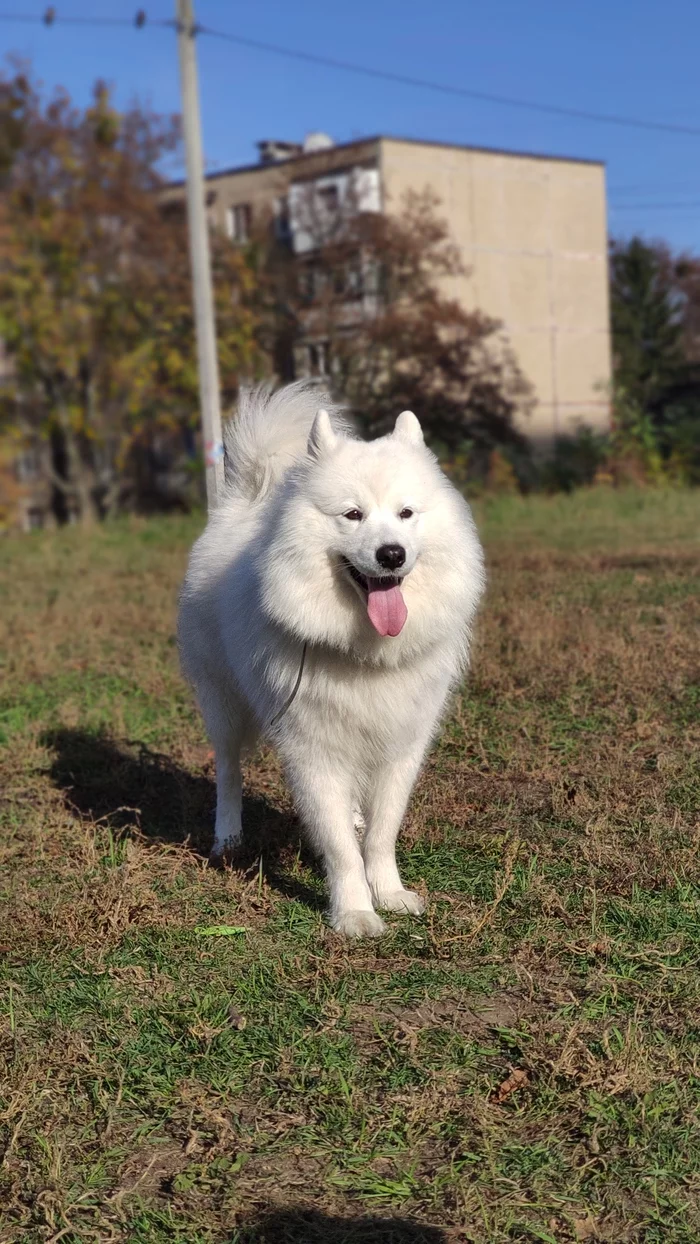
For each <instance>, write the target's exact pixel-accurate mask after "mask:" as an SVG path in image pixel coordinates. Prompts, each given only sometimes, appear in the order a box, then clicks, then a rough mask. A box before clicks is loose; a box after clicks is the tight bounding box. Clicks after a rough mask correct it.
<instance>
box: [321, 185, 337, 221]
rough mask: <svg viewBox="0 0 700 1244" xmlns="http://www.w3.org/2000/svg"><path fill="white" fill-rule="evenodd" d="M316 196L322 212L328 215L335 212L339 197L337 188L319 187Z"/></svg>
mask: <svg viewBox="0 0 700 1244" xmlns="http://www.w3.org/2000/svg"><path fill="white" fill-rule="evenodd" d="M316 194H317V195H318V201H319V203H320V204H321V207H322V208H323V210H324V211H326V212H328V214H329V215H330V214H331V213H332V212H337V210H338V208H339V206H340V195H339V193H338V187H337V186H319V187H318V189H317V191H316Z"/></svg>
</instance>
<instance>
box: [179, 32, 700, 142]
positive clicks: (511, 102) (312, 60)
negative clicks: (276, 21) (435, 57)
mask: <svg viewBox="0 0 700 1244" xmlns="http://www.w3.org/2000/svg"><path fill="white" fill-rule="evenodd" d="M199 31H200V33H201V34H204V35H213V36H214V37H215V38H217V39H225V40H226V41H227V42H228V43H237V44H240V45H241V46H242V47H249V48H254V49H255V50H256V51H260V52H271V53H273V54H274V55H275V56H286V57H287V58H291V59H294V60H301V61H305V62H306V63H307V64H312V65H321V66H323V67H325V68H327V69H340V70H342V71H343V72H344V73H359V74H363V75H364V76H365V77H368V78H380V79H382V80H384V81H386V82H397V83H399V85H401V86H414V87H419V88H421V89H422V90H426V91H439V92H441V94H443V95H458V96H460V97H462V98H463V99H479V100H482V101H484V102H485V103H489V104H502V105H504V106H505V107H508V108H529V109H530V110H531V111H534V112H546V113H550V114H553V115H555V116H561V117H575V118H576V119H577V120H579V121H595V122H599V123H601V124H605V125H625V126H633V127H635V128H637V129H644V130H662V131H664V132H665V133H667V134H684V135H686V136H688V135H691V136H692V137H693V138H700V126H692V125H674V124H673V123H672V122H670V121H669V122H667V121H643V120H641V119H640V118H637V117H622V116H616V115H615V114H613V113H603V112H586V111H584V110H582V109H579V108H567V107H565V106H564V105H560V104H540V103H535V102H534V101H533V100H527V99H516V98H515V97H513V96H510V95H493V94H491V93H490V92H487V91H474V90H472V89H471V88H470V87H463V86H450V85H448V84H447V83H444V82H432V81H430V80H429V79H427V78H412V77H409V76H408V75H406V74H400V73H392V72H391V70H388V69H373V68H371V67H370V66H369V65H358V64H356V63H355V62H354V61H346V60H336V59H335V58H333V57H330V56H320V55H318V54H317V53H315V52H303V51H301V50H300V49H297V48H285V47H281V46H280V45H279V44H277V43H263V42H262V41H261V40H259V39H248V38H244V36H243V35H234V34H229V33H228V32H226V31H223V30H213V29H212V27H211V26H200V27H199Z"/></svg>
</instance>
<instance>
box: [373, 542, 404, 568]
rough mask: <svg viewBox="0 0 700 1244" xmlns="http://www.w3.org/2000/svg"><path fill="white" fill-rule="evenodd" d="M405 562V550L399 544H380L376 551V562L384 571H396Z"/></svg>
mask: <svg viewBox="0 0 700 1244" xmlns="http://www.w3.org/2000/svg"><path fill="white" fill-rule="evenodd" d="M405 560H406V550H405V549H404V548H402V547H401V545H400V544H382V545H380V547H379V548H378V549H377V561H378V562H379V565H380V566H383V567H384V569H385V570H398V568H399V566H403V564H404V562H405Z"/></svg>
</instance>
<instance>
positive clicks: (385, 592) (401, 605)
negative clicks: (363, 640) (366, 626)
mask: <svg viewBox="0 0 700 1244" xmlns="http://www.w3.org/2000/svg"><path fill="white" fill-rule="evenodd" d="M367 585H368V589H369V590H368V592H367V612H368V614H369V620H370V622H371V623H372V626H373V627H374V629H375V631H379V634H380V635H398V633H399V631H400V630H401V628H402V627H403V624H404V622H405V621H406V618H407V617H408V609H407V608H406V602H405V600H404V598H403V595H402V592H401V588H400V587H397V586H395V585H392V586H388V585H387V584H386V582H385V581H384V580H383V579H368V580H367Z"/></svg>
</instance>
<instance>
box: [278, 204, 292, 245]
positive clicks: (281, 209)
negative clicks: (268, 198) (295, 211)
mask: <svg viewBox="0 0 700 1244" xmlns="http://www.w3.org/2000/svg"><path fill="white" fill-rule="evenodd" d="M275 237H276V238H277V241H278V242H285V243H287V244H288V243H289V242H291V240H292V224H291V220H290V218H289V202H288V200H287V199H275Z"/></svg>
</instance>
